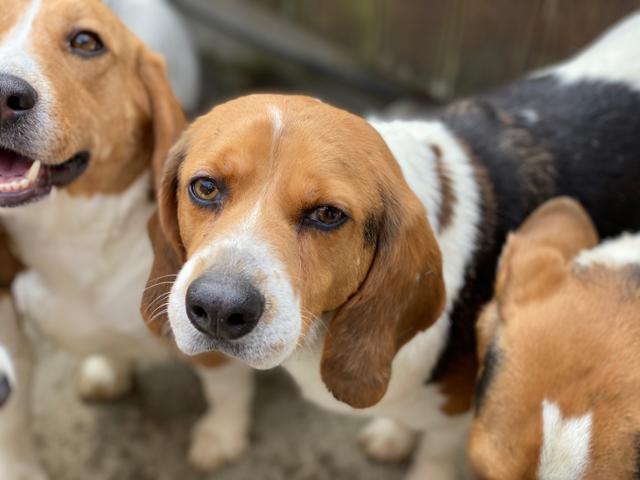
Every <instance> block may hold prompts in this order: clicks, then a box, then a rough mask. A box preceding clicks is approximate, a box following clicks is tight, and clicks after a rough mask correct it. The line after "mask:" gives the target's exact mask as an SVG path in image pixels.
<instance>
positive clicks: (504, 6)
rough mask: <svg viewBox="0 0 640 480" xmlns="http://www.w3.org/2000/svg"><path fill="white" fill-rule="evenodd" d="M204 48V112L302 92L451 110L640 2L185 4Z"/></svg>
mask: <svg viewBox="0 0 640 480" xmlns="http://www.w3.org/2000/svg"><path fill="white" fill-rule="evenodd" d="M174 3H175V4H176V5H177V6H178V7H179V8H180V9H181V10H182V11H183V12H184V14H185V15H186V16H187V18H188V19H189V21H190V22H191V25H192V27H193V32H194V34H195V36H196V38H197V40H198V47H199V49H200V55H201V58H202V61H203V63H202V65H203V80H204V85H205V86H206V89H205V96H204V99H203V104H204V105H207V106H208V105H210V104H211V103H213V102H219V101H220V100H222V99H226V98H229V97H233V96H236V95H239V94H243V93H246V92H249V91H255V90H285V91H290V90H293V91H303V92H308V93H311V94H313V95H316V96H319V97H322V98H323V99H326V100H328V101H331V102H333V103H338V104H342V105H345V106H347V107H350V108H352V109H354V110H358V111H364V110H368V109H372V108H380V107H383V106H387V105H389V104H391V103H393V102H395V101H398V100H403V99H407V98H409V99H413V100H417V101H423V102H442V101H446V100H450V99H452V98H454V97H456V96H460V95H468V94H470V93H477V92H479V91H482V90H485V89H487V88H491V87H493V86H495V85H498V84H501V83H503V82H506V81H509V80H511V79H515V78H517V77H518V76H519V75H521V74H522V73H523V72H526V71H529V70H532V69H536V68H538V67H541V66H544V65H548V64H550V63H553V62H556V61H558V60H560V59H562V58H565V57H566V56H568V55H570V54H572V53H573V52H575V51H576V50H577V49H578V48H580V47H582V46H584V45H585V44H587V43H588V42H589V41H591V40H592V39H594V38H595V37H596V36H597V35H598V34H599V33H601V32H602V31H603V30H604V29H605V28H606V27H608V26H609V25H611V24H612V23H614V22H615V21H616V20H617V19H619V18H621V17H622V16H624V15H626V14H628V13H629V12H631V11H633V10H634V9H636V8H638V7H640V1H638V0H518V1H514V0H175V2H174Z"/></svg>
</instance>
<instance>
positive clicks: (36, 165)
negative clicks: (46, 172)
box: [25, 160, 42, 182]
mask: <svg viewBox="0 0 640 480" xmlns="http://www.w3.org/2000/svg"><path fill="white" fill-rule="evenodd" d="M41 165H42V164H41V163H40V160H37V161H35V162H33V164H32V165H31V168H29V171H28V172H27V174H26V175H25V177H26V178H27V180H30V181H32V182H35V181H36V179H37V178H38V174H39V173H40V166H41Z"/></svg>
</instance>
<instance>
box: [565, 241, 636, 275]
mask: <svg viewBox="0 0 640 480" xmlns="http://www.w3.org/2000/svg"><path fill="white" fill-rule="evenodd" d="M576 264H577V265H579V266H581V267H587V266H591V265H595V264H598V265H603V266H605V267H610V268H620V267H625V266H628V265H633V264H636V265H640V234H635V235H631V234H628V233H626V234H624V235H621V236H620V237H617V238H613V239H610V240H607V241H605V242H602V243H601V244H600V245H598V246H597V247H595V248H592V249H590V250H584V251H582V252H581V253H580V254H579V255H578V256H577V258H576Z"/></svg>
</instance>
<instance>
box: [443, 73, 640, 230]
mask: <svg viewBox="0 0 640 480" xmlns="http://www.w3.org/2000/svg"><path fill="white" fill-rule="evenodd" d="M467 103H468V102H467ZM471 105H472V107H467V108H462V109H460V108H453V109H449V111H447V112H445V114H444V116H443V120H444V121H445V123H447V124H448V125H449V126H450V127H451V128H452V129H453V130H454V132H455V133H456V134H458V135H459V136H460V137H461V138H463V139H465V140H466V141H467V142H468V143H469V144H470V145H471V148H472V150H473V152H474V154H475V155H476V156H477V157H478V158H479V159H480V161H481V162H482V163H484V164H485V165H486V166H487V168H488V171H489V174H490V176H491V179H492V183H493V185H494V187H495V188H496V191H497V193H498V201H499V205H498V211H499V212H500V213H501V218H502V219H503V225H502V227H503V228H502V230H505V229H506V230H510V229H513V228H515V227H517V226H518V225H519V224H520V222H521V221H522V219H523V218H524V216H526V215H527V214H529V213H530V212H531V211H532V210H533V209H535V208H536V207H537V206H538V205H539V204H540V203H541V202H543V201H545V200H547V199H548V198H549V197H550V196H555V195H569V196H572V197H575V198H577V199H578V200H579V201H580V202H581V203H582V204H583V205H584V206H585V208H586V209H587V210H588V211H589V213H590V214H591V216H592V217H593V219H594V222H595V223H596V225H597V226H598V229H599V232H600V234H601V235H602V236H603V237H607V236H611V235H615V234H617V233H619V232H620V230H621V227H622V226H628V227H636V228H637V227H640V208H638V207H637V205H638V204H639V203H638V200H639V199H640V188H638V185H639V180H638V179H640V134H639V133H638V132H640V94H639V93H638V92H636V91H634V90H632V89H630V88H629V87H627V86H626V85H624V84H617V83H609V82H598V81H582V82H575V83H561V82H559V81H558V80H557V79H556V78H555V77H554V76H553V75H547V76H543V77H538V78H532V79H527V80H524V81H521V82H517V83H515V84H513V85H511V86H509V87H507V88H504V89H501V90H499V91H497V92H496V93H494V94H490V95H487V96H485V97H482V98H480V100H479V101H477V102H471ZM509 131H510V132H514V131H517V133H516V136H518V135H520V136H522V132H526V135H527V136H528V137H529V138H530V139H531V140H532V141H533V144H531V145H526V144H523V141H524V142H525V143H526V140H520V143H519V144H518V148H515V149H514V148H505V142H501V141H500V140H504V139H505V138H507V137H510V136H512V135H508V134H507V133H505V132H509ZM507 147H508V145H507ZM545 151H546V152H548V158H549V159H551V162H552V163H551V164H550V165H549V164H547V162H546V160H543V161H542V163H541V164H539V165H538V166H539V168H545V165H546V168H549V171H548V172H541V173H540V175H541V176H542V177H544V176H551V178H550V179H549V180H550V181H551V184H550V185H548V184H546V183H547V182H546V181H545V180H544V179H543V178H539V179H532V178H531V174H532V173H531V172H534V171H535V170H536V168H525V169H523V165H526V164H527V163H531V162H532V161H533V162H534V163H535V161H536V159H533V160H532V158H531V154H532V152H533V153H534V154H538V155H540V154H542V153H543V152H545ZM534 156H535V155H534ZM538 160H540V159H539V158H538ZM612 186H615V187H614V188H612ZM532 187H533V189H532Z"/></svg>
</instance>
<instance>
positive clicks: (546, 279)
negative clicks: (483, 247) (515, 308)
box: [496, 197, 598, 307]
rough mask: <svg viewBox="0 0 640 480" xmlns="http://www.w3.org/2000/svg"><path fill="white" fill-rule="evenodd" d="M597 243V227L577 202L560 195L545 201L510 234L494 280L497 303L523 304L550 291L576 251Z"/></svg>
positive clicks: (558, 281) (562, 274)
mask: <svg viewBox="0 0 640 480" xmlns="http://www.w3.org/2000/svg"><path fill="white" fill-rule="evenodd" d="M597 243H598V234H597V232H596V229H595V227H594V225H593V223H592V222H591V219H590V218H589V215H588V214H587V212H586V211H585V210H584V209H583V208H582V207H581V206H580V204H579V203H578V202H576V201H575V200H572V199H569V198H566V197H560V198H557V199H554V200H550V201H549V202H547V203H545V204H544V205H542V206H541V207H540V208H538V209H537V210H536V211H535V212H534V213H533V214H532V215H531V216H530V217H529V218H528V219H527V220H526V221H525V222H524V224H523V225H522V226H521V227H520V228H519V229H518V231H517V232H516V233H514V234H511V235H509V239H508V240H507V244H506V246H505V248H504V250H503V253H502V258H501V260H500V265H499V268H498V276H497V281H496V297H497V299H498V301H499V303H500V304H501V306H503V307H504V306H509V305H514V304H523V303H526V302H529V301H532V300H535V299H539V298H542V297H543V296H545V295H547V294H548V293H550V292H552V291H553V289H555V288H556V287H557V286H558V285H559V283H561V282H562V281H563V280H564V279H565V278H566V274H567V272H568V271H569V264H570V262H571V260H572V259H573V258H574V257H575V256H576V254H577V253H578V252H580V250H583V249H585V248H592V247H594V246H595V245H596V244H597Z"/></svg>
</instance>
